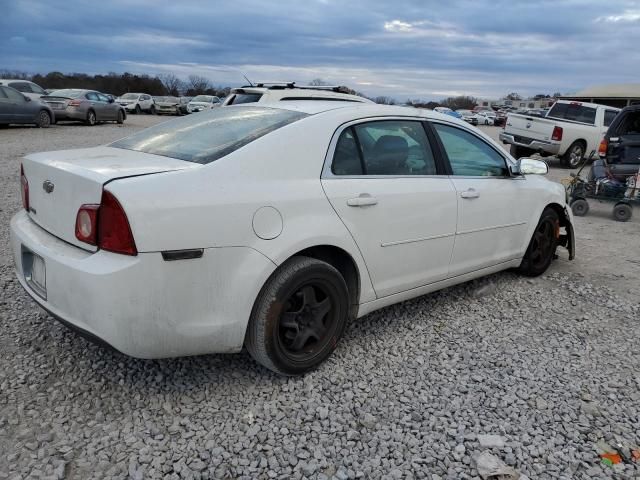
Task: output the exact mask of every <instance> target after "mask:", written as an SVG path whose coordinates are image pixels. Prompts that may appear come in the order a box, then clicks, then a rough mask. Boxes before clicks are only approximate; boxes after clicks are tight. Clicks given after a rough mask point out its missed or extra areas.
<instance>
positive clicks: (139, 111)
mask: <svg viewBox="0 0 640 480" xmlns="http://www.w3.org/2000/svg"><path fill="white" fill-rule="evenodd" d="M141 113H142V109H141V108H140V105H136V115H140V114H141Z"/></svg>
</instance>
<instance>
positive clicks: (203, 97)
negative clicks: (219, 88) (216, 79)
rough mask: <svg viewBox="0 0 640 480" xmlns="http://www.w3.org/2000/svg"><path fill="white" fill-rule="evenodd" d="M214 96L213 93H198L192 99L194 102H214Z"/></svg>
mask: <svg viewBox="0 0 640 480" xmlns="http://www.w3.org/2000/svg"><path fill="white" fill-rule="evenodd" d="M213 99H214V97H212V96H211V95H198V96H196V97H194V99H193V100H191V101H192V102H207V103H211V102H213Z"/></svg>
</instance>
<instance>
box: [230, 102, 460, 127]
mask: <svg viewBox="0 0 640 480" xmlns="http://www.w3.org/2000/svg"><path fill="white" fill-rule="evenodd" d="M252 106H253V107H265V108H278V109H281V110H292V111H296V112H302V113H307V114H309V115H316V114H321V113H325V112H326V113H328V114H331V112H338V111H340V112H351V113H353V118H354V119H355V118H366V117H379V116H380V117H385V116H386V117H423V118H425V119H431V120H445V121H446V122H448V123H456V124H459V125H462V126H464V127H467V123H466V122H464V121H463V120H461V119H458V118H456V117H452V116H450V115H447V114H444V113H439V112H436V111H434V110H429V109H426V108H415V107H405V106H399V105H381V104H377V103H355V102H339V101H326V102H323V101H322V100H284V101H279V102H261V103H243V104H240V105H229V106H226V107H223V108H242V107H252Z"/></svg>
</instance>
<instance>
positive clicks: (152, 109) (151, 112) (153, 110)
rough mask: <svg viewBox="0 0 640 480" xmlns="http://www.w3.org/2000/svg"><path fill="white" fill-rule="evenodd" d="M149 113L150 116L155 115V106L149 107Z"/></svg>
mask: <svg viewBox="0 0 640 480" xmlns="http://www.w3.org/2000/svg"><path fill="white" fill-rule="evenodd" d="M149 113H150V114H151V115H155V114H156V106H155V105H151V108H150V109H149Z"/></svg>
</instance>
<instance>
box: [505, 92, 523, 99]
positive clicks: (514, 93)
mask: <svg viewBox="0 0 640 480" xmlns="http://www.w3.org/2000/svg"><path fill="white" fill-rule="evenodd" d="M504 98H506V99H507V100H522V97H521V96H520V94H519V93H516V92H511V93H510V94H508V95H507V96H506V97H504Z"/></svg>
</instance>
